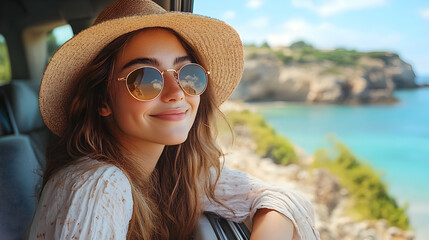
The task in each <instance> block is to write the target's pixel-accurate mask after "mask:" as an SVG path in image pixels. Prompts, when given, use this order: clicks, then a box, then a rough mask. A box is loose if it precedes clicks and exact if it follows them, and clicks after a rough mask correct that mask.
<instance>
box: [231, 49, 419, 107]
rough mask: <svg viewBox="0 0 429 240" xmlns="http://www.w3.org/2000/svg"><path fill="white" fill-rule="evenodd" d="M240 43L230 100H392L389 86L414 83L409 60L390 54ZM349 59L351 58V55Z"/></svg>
mask: <svg viewBox="0 0 429 240" xmlns="http://www.w3.org/2000/svg"><path fill="white" fill-rule="evenodd" d="M315 51H317V52H316V53H313V55H312V54H308V53H307V54H305V53H303V52H302V51H297V50H291V49H290V48H279V49H269V48H245V66H244V67H245V68H244V74H243V78H242V80H241V82H240V85H239V86H238V88H237V90H236V91H235V92H234V94H233V96H232V99H241V100H244V101H258V100H280V101H299V102H309V103H333V104H366V103H384V104H385V103H394V102H396V99H395V98H394V97H393V96H392V91H393V90H395V89H401V88H416V87H417V85H416V83H415V74H414V72H413V69H412V67H411V65H410V64H408V63H406V62H404V61H403V60H402V59H401V58H400V57H399V56H398V55H396V54H394V53H387V52H386V53H358V52H354V51H353V52H352V53H353V55H351V56H350V57H349V58H344V60H343V59H341V57H342V55H341V54H345V56H347V54H349V55H350V51H349V52H347V51H344V52H343V53H342V52H339V53H338V52H335V51H336V50H335V51H320V50H313V52H315ZM350 59H351V60H350Z"/></svg>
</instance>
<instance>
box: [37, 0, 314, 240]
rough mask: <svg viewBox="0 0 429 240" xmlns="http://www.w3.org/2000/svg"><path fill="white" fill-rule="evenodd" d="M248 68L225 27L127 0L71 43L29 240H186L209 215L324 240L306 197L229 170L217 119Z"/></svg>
mask: <svg viewBox="0 0 429 240" xmlns="http://www.w3.org/2000/svg"><path fill="white" fill-rule="evenodd" d="M242 71H243V52H242V44H241V41H240V38H239V36H238V35H237V33H236V32H235V30H233V29H232V28H231V27H230V26H228V25H227V24H225V23H223V22H221V21H218V20H215V19H211V18H207V17H202V16H198V15H192V14H186V13H167V12H165V10H164V9H162V8H161V7H159V6H158V5H156V4H155V3H153V2H152V1H147V0H119V1H117V2H115V3H114V4H112V5H111V6H109V7H108V8H106V9H105V10H104V11H103V12H102V13H101V14H100V15H99V17H98V18H97V20H96V22H95V24H94V25H93V26H91V27H90V28H88V29H86V30H84V31H82V32H81V33H79V34H78V35H76V36H75V37H73V38H72V39H71V40H70V41H68V42H67V43H65V44H64V45H63V46H62V47H61V48H60V49H59V50H58V51H57V53H56V54H55V55H54V56H53V57H52V59H51V61H50V63H49V64H48V66H47V68H46V71H45V74H44V76H43V79H42V84H41V89H40V109H41V113H42V116H43V119H44V121H45V123H46V125H47V126H48V127H49V128H50V129H51V130H52V131H53V132H54V133H55V134H57V135H58V136H59V140H58V142H56V143H55V144H54V145H53V146H52V148H51V149H50V151H49V152H48V156H47V165H46V169H45V173H44V178H43V190H42V192H41V196H40V200H39V205H38V208H37V210H36V213H35V216H34V219H33V223H32V225H31V229H30V239H188V238H189V237H190V236H191V234H192V232H193V230H194V228H195V226H196V224H197V222H198V219H199V217H200V216H201V214H202V212H203V211H210V212H215V213H217V214H219V215H221V216H223V217H225V218H228V219H231V220H235V221H243V220H244V219H246V218H247V217H250V218H251V219H252V220H253V228H252V238H253V239H318V238H319V236H318V233H317V231H316V229H315V227H314V219H313V214H312V210H311V207H310V205H309V203H308V202H307V201H306V200H305V199H303V198H301V197H300V196H298V195H296V194H294V193H292V192H288V191H285V190H283V189H278V188H275V187H272V186H270V185H267V184H265V183H263V182H261V181H259V180H257V179H254V178H252V177H250V176H249V175H247V174H244V173H241V172H236V171H231V170H228V169H226V168H223V167H222V166H221V162H220V158H222V156H223V154H222V152H221V150H220V149H219V147H218V146H217V145H216V142H215V134H216V129H215V125H214V117H215V113H216V112H217V111H218V106H219V105H220V104H221V103H223V102H224V101H225V100H226V99H227V98H228V97H229V95H230V94H231V93H232V91H233V90H234V88H235V87H236V86H237V85H238V82H239V80H240V78H241V74H242Z"/></svg>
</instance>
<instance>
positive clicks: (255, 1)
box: [246, 0, 262, 9]
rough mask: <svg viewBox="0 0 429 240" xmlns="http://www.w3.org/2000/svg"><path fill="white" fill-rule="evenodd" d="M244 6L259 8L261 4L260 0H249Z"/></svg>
mask: <svg viewBox="0 0 429 240" xmlns="http://www.w3.org/2000/svg"><path fill="white" fill-rule="evenodd" d="M246 6H247V7H248V8H253V9H256V8H260V7H261V6H262V0H249V1H247V3H246Z"/></svg>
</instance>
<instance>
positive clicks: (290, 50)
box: [245, 41, 398, 67]
mask: <svg viewBox="0 0 429 240" xmlns="http://www.w3.org/2000/svg"><path fill="white" fill-rule="evenodd" d="M245 49H246V50H248V51H250V52H251V53H250V55H251V57H250V58H256V57H257V56H258V53H259V52H260V49H263V50H265V52H268V53H271V54H273V55H274V56H276V57H277V58H278V59H280V60H281V61H282V62H283V63H284V64H288V63H293V62H296V63H314V62H323V61H327V62H331V63H333V64H335V65H339V66H354V67H357V66H358V65H359V59H360V58H362V57H369V58H373V59H381V60H383V61H387V59H388V57H398V54H396V53H391V52H382V51H378V52H360V51H356V50H353V49H346V48H336V49H333V50H321V49H317V48H315V47H314V46H313V45H311V44H309V43H306V42H304V41H297V42H294V43H292V44H291V45H290V46H289V47H283V48H271V47H270V46H269V45H268V43H263V44H262V45H261V46H260V47H257V46H256V45H246V46H245ZM386 56H387V57H386Z"/></svg>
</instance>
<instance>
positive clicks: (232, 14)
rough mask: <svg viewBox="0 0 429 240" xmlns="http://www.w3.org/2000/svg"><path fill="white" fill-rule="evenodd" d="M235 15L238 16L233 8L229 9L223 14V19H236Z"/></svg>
mask: <svg viewBox="0 0 429 240" xmlns="http://www.w3.org/2000/svg"><path fill="white" fill-rule="evenodd" d="M235 17H236V14H235V12H234V11H232V10H228V11H226V12H224V13H223V15H222V19H223V20H231V19H234V18H235Z"/></svg>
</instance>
